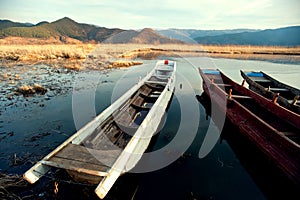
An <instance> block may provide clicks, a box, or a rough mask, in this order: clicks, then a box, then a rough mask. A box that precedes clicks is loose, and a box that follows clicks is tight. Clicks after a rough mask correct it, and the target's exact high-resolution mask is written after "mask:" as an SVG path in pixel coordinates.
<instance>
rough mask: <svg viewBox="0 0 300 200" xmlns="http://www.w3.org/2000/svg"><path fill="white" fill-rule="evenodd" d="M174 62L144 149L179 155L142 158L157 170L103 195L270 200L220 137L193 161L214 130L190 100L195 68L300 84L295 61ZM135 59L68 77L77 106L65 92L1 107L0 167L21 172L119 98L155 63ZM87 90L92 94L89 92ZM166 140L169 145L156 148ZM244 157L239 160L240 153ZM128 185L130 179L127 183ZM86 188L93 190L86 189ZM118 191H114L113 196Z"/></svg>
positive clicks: (195, 89)
mask: <svg viewBox="0 0 300 200" xmlns="http://www.w3.org/2000/svg"><path fill="white" fill-rule="evenodd" d="M175 60H176V61H177V70H178V72H177V85H176V91H175V94H174V96H173V99H172V102H171V104H170V107H169V110H168V114H167V118H166V119H165V121H164V126H163V128H162V129H161V131H160V134H158V135H156V136H155V138H154V139H153V142H152V143H151V147H150V148H149V149H148V152H149V153H151V152H157V151H159V150H161V149H163V150H165V151H164V152H165V153H166V152H167V153H169V154H170V155H172V152H178V151H179V152H182V154H183V155H182V156H181V157H179V158H178V159H175V160H174V162H172V163H170V165H168V166H166V167H159V165H154V164H153V162H160V161H159V159H161V158H163V156H162V157H161V158H159V159H158V160H155V159H153V160H151V159H150V160H148V162H150V163H151V162H152V164H153V166H155V167H153V169H159V170H151V169H147V171H152V172H148V173H139V174H134V173H132V174H126V175H125V176H124V177H122V178H121V180H120V181H119V182H118V183H117V184H116V187H118V188H122V187H124V186H125V185H127V187H128V188H129V189H128V190H129V191H130V192H128V191H127V193H126V191H125V192H123V193H122V192H119V191H118V189H116V188H115V189H113V190H112V191H111V192H110V193H109V195H108V198H109V199H128V198H129V199H130V198H131V197H132V195H133V193H134V192H135V196H134V199H249V200H250V199H251V200H252V199H266V198H273V197H272V195H271V196H270V194H269V193H270V191H268V187H266V183H268V180H266V181H265V182H264V183H258V182H257V179H255V178H254V177H253V173H249V168H247V167H246V166H245V165H244V164H243V163H244V162H243V161H241V159H242V158H241V157H240V156H237V154H239V153H237V152H236V151H234V150H233V148H232V146H231V145H229V143H228V142H227V140H220V139H219V140H218V141H217V143H216V144H215V145H214V146H213V148H212V150H211V151H210V152H209V153H208V154H207V155H206V156H204V157H202V158H199V150H200V147H201V145H202V144H203V140H204V137H205V136H206V134H207V130H208V128H209V127H210V128H211V129H212V130H214V131H215V135H216V137H218V136H219V134H220V131H219V130H218V129H217V128H216V127H215V126H214V124H213V122H212V121H211V120H210V118H209V117H208V118H207V117H206V113H205V108H204V107H203V106H202V104H201V103H199V102H198V101H197V99H196V98H195V95H197V94H198V95H201V93H202V80H201V78H200V76H199V74H198V71H197V67H201V68H219V69H221V70H222V71H223V72H224V73H225V74H226V75H227V76H228V77H230V78H232V79H233V80H234V81H236V82H238V83H241V82H242V78H241V76H240V72H239V70H241V69H243V70H262V71H264V72H266V73H268V74H269V75H271V76H273V77H274V78H278V79H279V80H281V81H282V82H285V83H287V84H289V85H292V86H294V87H297V88H300V79H299V76H300V65H297V64H282V63H272V62H266V61H254V60H234V59H221V58H220V59H218V58H213V59H212V58H206V57H202V58H176V59H175ZM143 62H144V64H143V65H141V66H134V67H132V68H130V69H119V70H113V71H110V72H109V73H103V72H99V73H95V72H83V73H79V74H77V77H75V78H73V80H72V84H73V85H77V86H78V82H79V85H80V86H82V87H78V88H77V89H76V91H77V92H78V96H76V98H79V99H77V103H78V105H80V106H74V105H73V107H72V98H74V96H72V93H71V92H70V93H68V94H64V95H60V96H56V97H53V98H51V99H50V100H47V101H43V106H40V104H39V103H38V104H31V103H28V105H26V107H25V106H24V104H20V105H19V106H15V107H9V108H8V107H7V108H5V109H4V108H2V109H1V110H0V111H1V115H0V123H1V124H0V132H1V134H2V133H3V135H4V133H9V132H13V133H14V134H13V136H11V137H5V138H4V139H2V140H1V141H0V145H1V147H0V149H1V151H0V171H2V172H6V173H18V174H22V173H24V172H25V171H26V170H27V169H28V168H29V167H31V166H32V164H33V163H32V161H33V162H34V161H37V160H38V159H40V158H42V157H43V156H45V155H46V154H47V153H49V152H50V151H51V150H53V149H54V148H55V147H56V146H58V145H59V144H60V143H61V142H63V141H64V140H65V139H66V138H68V137H69V136H70V135H72V134H73V133H74V132H75V131H76V127H77V128H79V127H81V126H83V125H84V124H85V123H87V122H88V121H90V120H91V119H92V118H93V117H95V115H96V114H99V113H100V112H102V111H103V110H104V109H105V108H106V107H107V106H109V105H110V103H111V101H114V100H115V99H116V98H117V97H119V96H120V95H122V94H123V92H124V91H126V89H128V88H130V87H131V86H132V85H133V84H135V83H136V82H137V81H138V80H139V78H140V77H143V76H144V75H145V74H146V73H147V71H150V70H151V69H152V68H153V66H154V64H155V61H148V60H146V61H143ZM76 82H77V83H76ZM77 86H76V87H77ZM91 92H92V93H93V95H94V96H93V95H90V93H91ZM90 97H93V99H92V101H93V100H94V101H93V102H94V103H93V104H92V105H87V104H85V102H86V100H87V98H90ZM37 98H39V97H37ZM40 98H41V99H43V98H44V97H40ZM41 99H37V101H41ZM90 100H91V99H90ZM90 100H89V101H90ZM29 102H30V100H29ZM73 102H74V99H73ZM74 109H76V110H77V113H82V115H81V117H79V118H80V120H79V121H78V120H77V121H76V122H74V120H73V114H74ZM183 116H184V118H183ZM182 127H183V128H182ZM181 128H182V129H181ZM179 130H181V131H179ZM226 131H227V130H226ZM231 131H233V132H236V131H235V130H234V129H231V130H229V132H231ZM227 132H228V131H227ZM174 141H175V142H174ZM168 145H169V146H172V147H170V148H167V149H164V148H165V147H166V146H168ZM15 154H16V155H17V156H18V157H19V158H20V159H21V158H22V159H23V162H22V163H20V164H19V165H14V164H12V163H11V158H12V157H13V156H14V155H15ZM250 155H251V154H250ZM254 156H255V155H254ZM244 159H246V160H247V158H244ZM252 159H253V158H252ZM145 162H146V161H145ZM162 163H163V161H162ZM157 166H158V167H157ZM250 171H251V168H250ZM266 179H267V178H266ZM270 181H271V180H270ZM130 182H132V183H131V184H129V183H130ZM49 187H50V186H49ZM266 188H267V189H266ZM41 191H42V189H41V188H39V189H38V192H41ZM90 192H93V190H92V189H91V190H90ZM118 192H119V194H117V193H118ZM77 193H78V194H77ZM128 193H130V194H128ZM61 195H62V196H61V198H64V197H66V196H70V195H71V196H74V197H76V195H77V197H78V196H83V197H85V196H84V195H85V193H84V192H82V191H78V192H75V193H74V192H73V193H72V194H70V192H68V191H63V192H62V193H61ZM64 195H66V196H64ZM122 195H124V196H122ZM126 195H128V196H126ZM45 196H47V195H45ZM89 198H94V196H92V197H91V196H89ZM50 199H51V198H50Z"/></svg>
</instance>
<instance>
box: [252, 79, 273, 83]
mask: <svg viewBox="0 0 300 200" xmlns="http://www.w3.org/2000/svg"><path fill="white" fill-rule="evenodd" d="M254 81H255V82H261V83H271V81H270V80H268V79H256V80H254Z"/></svg>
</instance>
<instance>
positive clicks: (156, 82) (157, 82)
mask: <svg viewBox="0 0 300 200" xmlns="http://www.w3.org/2000/svg"><path fill="white" fill-rule="evenodd" d="M146 83H150V84H151V83H154V84H160V85H167V83H166V82H161V81H146Z"/></svg>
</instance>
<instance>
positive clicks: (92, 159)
mask: <svg viewBox="0 0 300 200" xmlns="http://www.w3.org/2000/svg"><path fill="white" fill-rule="evenodd" d="M120 153H121V150H102V151H101V150H95V149H90V148H87V147H84V146H81V145H75V144H68V145H67V146H66V147H65V148H64V149H62V150H61V151H60V152H58V153H57V154H56V155H55V157H57V158H65V159H72V160H74V161H78V162H83V163H89V164H95V165H109V166H111V165H112V164H113V163H114V161H115V160H116V159H117V158H118V156H119V154H120ZM51 160H52V158H51V159H50V161H51Z"/></svg>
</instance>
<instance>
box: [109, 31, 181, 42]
mask: <svg viewBox="0 0 300 200" xmlns="http://www.w3.org/2000/svg"><path fill="white" fill-rule="evenodd" d="M104 42H105V43H136V44H182V43H184V42H182V41H179V40H175V39H170V38H167V37H165V36H162V35H159V34H158V33H157V32H156V31H154V30H153V29H150V28H145V29H143V30H141V31H140V32H138V31H134V30H128V31H123V32H121V33H119V34H116V35H114V36H112V37H109V38H108V39H107V40H105V41H104Z"/></svg>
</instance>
